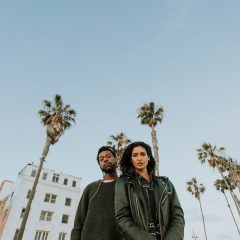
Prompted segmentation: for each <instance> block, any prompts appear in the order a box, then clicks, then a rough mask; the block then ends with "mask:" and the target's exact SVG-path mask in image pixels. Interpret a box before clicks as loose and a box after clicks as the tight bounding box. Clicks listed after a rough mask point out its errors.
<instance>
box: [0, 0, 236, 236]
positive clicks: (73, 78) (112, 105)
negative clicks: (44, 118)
mask: <svg viewBox="0 0 240 240" xmlns="http://www.w3.org/2000/svg"><path fill="white" fill-rule="evenodd" d="M239 7H240V2H239V1H223V0H218V1H216V0H214V1H206V0H203V1H197V0H182V1H181V0H168V1H166V0H165V1H157V0H152V1H143V0H131V1H126V0H122V1H107V0H102V1H96V0H92V1H91V0H90V1H63V0H58V1H56V0H52V1H38V2H36V1H35V2H31V1H24V0H23V1H1V2H0V36H1V37H0V53H1V54H0V83H1V87H0V97H1V101H0V107H1V111H2V114H1V121H0V123H1V124H0V132H1V138H0V145H1V157H0V162H1V174H0V181H2V180H5V179H8V180H12V181H15V180H16V178H17V173H18V172H19V171H20V170H21V169H22V168H23V167H24V166H25V165H26V164H27V163H28V162H34V163H35V164H38V161H39V157H40V155H41V151H42V149H43V146H44V142H45V129H44V127H43V126H42V125H41V122H40V119H39V117H38V115H37V111H38V110H39V109H41V108H42V100H43V99H49V100H52V99H53V96H54V95H55V94H61V96H62V98H63V101H64V102H65V103H66V104H70V105H71V106H72V107H73V108H74V109H75V110H76V111H77V113H78V114H77V117H76V124H75V125H74V126H73V127H72V128H71V129H70V130H69V131H67V132H66V133H65V134H64V135H63V136H62V138H61V139H60V140H59V142H58V143H57V144H56V145H54V146H52V147H51V148H50V151H49V155H48V156H47V159H46V163H45V165H44V167H46V168H49V169H55V170H57V171H60V172H64V173H67V174H70V175H73V176H77V177H80V178H82V187H85V186H86V184H88V183H90V182H91V181H94V180H97V179H99V178H101V172H100V170H99V167H98V165H97V161H96V154H97V150H98V148H99V147H100V146H102V145H105V144H106V142H107V141H108V139H109V137H110V135H112V134H114V135H115V134H118V133H120V132H124V133H125V134H126V135H127V136H128V137H129V138H130V139H131V140H132V141H135V140H143V141H146V142H147V143H149V144H151V135H150V129H149V128H148V127H146V126H143V125H141V124H140V120H139V119H137V118H136V117H137V112H136V111H137V108H138V107H140V106H141V105H143V104H144V103H148V102H150V101H154V102H155V103H156V104H157V105H161V106H163V107H164V110H165V115H164V120H163V123H162V124H161V125H159V126H158V127H157V137H158V145H159V158H160V174H161V175H164V176H168V177H169V178H170V180H171V181H172V182H173V184H174V185H175V187H176V190H177V192H178V195H179V198H180V201H181V203H182V205H183V209H184V212H185V220H186V227H185V239H186V240H188V239H192V238H191V235H192V231H194V232H195V233H196V234H197V235H198V237H199V238H198V240H202V239H204V232H203V225H202V220H201V213H200V209H199V205H198V202H197V200H195V199H194V198H193V197H192V196H191V195H190V194H189V193H188V192H187V191H186V181H188V180H190V179H191V178H192V177H194V176H195V177H196V178H197V179H198V181H199V182H201V183H203V184H204V185H205V186H206V192H205V194H204V195H203V197H202V205H203V211H204V214H205V221H206V228H207V234H208V239H209V240H226V239H230V240H237V239H239V235H238V232H237V230H236V226H235V225H234V222H233V219H232V218H231V214H230V212H229V210H228V208H227V204H226V202H225V200H224V196H223V194H221V193H219V192H217V191H216V190H215V189H214V188H213V186H212V185H213V182H214V180H215V179H217V178H220V176H219V175H218V174H217V172H216V171H214V170H213V169H211V168H209V167H208V166H207V165H201V164H200V162H199V161H198V159H197V152H196V149H197V148H199V147H200V146H201V144H202V143H203V142H209V143H211V144H213V145H217V146H218V147H220V146H224V147H225V148H226V152H227V154H228V155H230V156H231V157H233V158H236V159H240V153H239V142H240V141H239V140H240V139H239V136H240V134H239V133H240V125H239V122H240V109H239V103H240V94H239V89H240V81H239V78H240V67H239V62H240V27H239V22H240V15H239ZM236 194H238V196H239V192H236ZM229 200H231V199H230V197H229ZM231 203H232V202H231ZM232 208H233V211H234V214H235V217H236V218H237V219H238V223H239V222H240V221H239V216H238V215H237V212H236V210H235V207H234V205H233V204H232ZM239 225H240V224H239Z"/></svg>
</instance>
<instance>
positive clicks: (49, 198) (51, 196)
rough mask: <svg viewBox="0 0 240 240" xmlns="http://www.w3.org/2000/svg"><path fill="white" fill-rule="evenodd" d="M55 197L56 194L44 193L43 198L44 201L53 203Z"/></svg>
mask: <svg viewBox="0 0 240 240" xmlns="http://www.w3.org/2000/svg"><path fill="white" fill-rule="evenodd" d="M56 199H57V195H55V194H50V193H46V195H45V198H44V202H50V203H55V202H56Z"/></svg>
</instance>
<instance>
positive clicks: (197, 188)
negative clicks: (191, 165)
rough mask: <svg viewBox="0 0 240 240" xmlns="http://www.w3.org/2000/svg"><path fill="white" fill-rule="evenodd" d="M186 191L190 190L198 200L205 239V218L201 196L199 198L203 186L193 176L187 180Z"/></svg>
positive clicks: (203, 190)
mask: <svg viewBox="0 0 240 240" xmlns="http://www.w3.org/2000/svg"><path fill="white" fill-rule="evenodd" d="M187 191H188V192H190V193H191V194H192V195H194V197H195V198H196V199H197V200H198V201H199V205H200V209H201V213H202V219H203V227H204V233H205V238H206V240H207V232H206V226H205V220H204V215H203V210H202V204H201V198H200V195H201V194H203V193H204V192H205V187H204V186H203V184H201V183H200V184H198V182H197V179H196V178H195V177H193V178H192V179H191V180H190V181H189V182H187Z"/></svg>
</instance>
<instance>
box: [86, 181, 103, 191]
mask: <svg viewBox="0 0 240 240" xmlns="http://www.w3.org/2000/svg"><path fill="white" fill-rule="evenodd" d="M101 183H102V180H97V181H94V182H91V183H89V184H88V185H87V186H86V187H85V190H89V189H92V188H94V187H97V186H99V184H101Z"/></svg>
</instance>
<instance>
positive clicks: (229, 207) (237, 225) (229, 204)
mask: <svg viewBox="0 0 240 240" xmlns="http://www.w3.org/2000/svg"><path fill="white" fill-rule="evenodd" d="M223 194H224V197H225V199H226V201H227V205H228V207H229V210H230V212H231V214H232V217H233V220H234V223H235V225H236V227H237V230H238V233H239V235H240V231H239V228H238V225H237V222H236V219H235V217H234V215H233V212H232V208H231V206H230V204H229V202H228V199H227V196H226V193H225V192H224V191H223Z"/></svg>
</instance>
